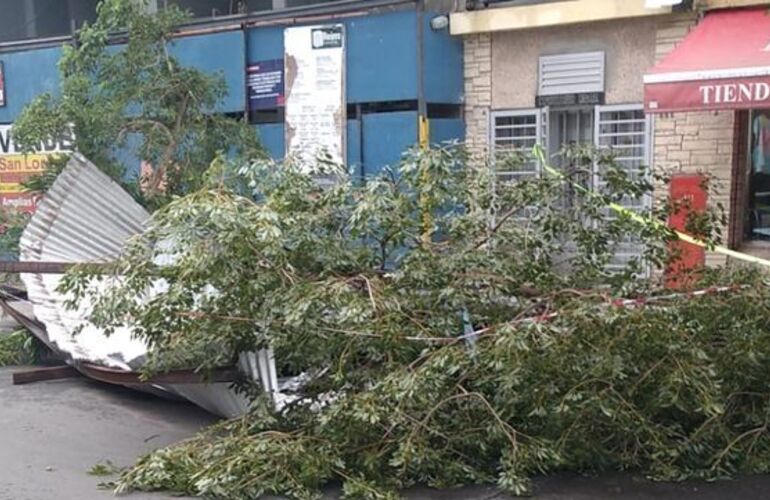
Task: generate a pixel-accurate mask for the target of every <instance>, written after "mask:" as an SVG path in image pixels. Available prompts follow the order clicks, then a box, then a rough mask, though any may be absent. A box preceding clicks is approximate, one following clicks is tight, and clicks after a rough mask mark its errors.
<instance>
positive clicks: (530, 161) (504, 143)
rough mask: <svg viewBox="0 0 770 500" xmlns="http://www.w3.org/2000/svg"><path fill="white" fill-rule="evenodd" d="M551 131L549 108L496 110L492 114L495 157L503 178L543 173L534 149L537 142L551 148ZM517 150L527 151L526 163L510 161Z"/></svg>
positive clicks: (498, 170)
mask: <svg viewBox="0 0 770 500" xmlns="http://www.w3.org/2000/svg"><path fill="white" fill-rule="evenodd" d="M547 130H548V108H542V109H537V108H535V109H524V110H515V111H495V112H493V113H492V114H491V127H490V136H491V137H490V144H491V146H492V160H493V162H494V166H495V169H496V171H497V174H498V175H499V176H500V178H501V179H502V180H516V179H521V178H526V177H530V176H534V175H539V173H540V168H539V167H540V166H539V165H538V164H537V161H536V160H535V158H534V157H533V156H532V151H533V148H534V146H535V144H539V145H541V146H544V147H546V148H547ZM546 151H547V149H546ZM513 152H518V153H521V154H523V156H524V162H523V163H521V164H517V163H511V162H510V161H506V160H507V159H508V158H507V157H508V156H509V155H510V154H511V153H513Z"/></svg>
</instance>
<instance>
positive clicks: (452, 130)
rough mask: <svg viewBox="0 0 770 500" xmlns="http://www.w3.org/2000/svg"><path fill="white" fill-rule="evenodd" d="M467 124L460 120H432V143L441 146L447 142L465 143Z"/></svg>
mask: <svg viewBox="0 0 770 500" xmlns="http://www.w3.org/2000/svg"><path fill="white" fill-rule="evenodd" d="M464 138H465V122H463V121H462V120H461V119H460V118H434V119H432V120H430V142H431V144H439V145H440V144H441V143H443V142H446V141H452V140H457V141H463V140H464Z"/></svg>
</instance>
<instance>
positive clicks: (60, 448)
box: [0, 368, 770, 500]
mask: <svg viewBox="0 0 770 500" xmlns="http://www.w3.org/2000/svg"><path fill="white" fill-rule="evenodd" d="M16 369H18V368H0V500H91V499H96V500H98V499H107V498H114V497H113V496H112V493H111V492H109V491H104V490H99V489H98V488H97V485H98V483H99V482H101V481H104V480H105V478H99V477H94V476H90V475H88V473H87V471H88V470H89V469H90V468H91V467H93V466H94V465H95V464H97V463H102V462H104V461H105V460H109V461H111V462H112V463H114V464H115V465H117V466H127V465H129V464H131V463H133V461H134V460H135V459H136V458H137V457H138V456H140V455H142V454H143V453H146V452H148V451H150V450H152V449H154V448H158V447H161V446H164V445H167V444H170V443H173V442H176V441H179V440H181V439H184V438H186V437H188V436H190V435H192V434H194V433H195V432H196V431H197V430H198V429H200V428H201V427H203V426H205V425H207V424H209V423H211V422H213V421H214V420H215V419H214V417H212V416H211V415H209V414H207V413H205V412H203V411H202V410H200V409H198V408H197V407H195V406H192V405H190V404H186V403H175V402H171V401H165V400H162V399H159V398H156V397H153V396H147V395H143V394H140V393H137V392H134V391H130V390H127V389H121V388H120V387H115V386H107V385H103V384H99V383H96V382H92V381H89V380H87V379H82V378H79V379H67V380H58V381H50V382H38V383H34V384H29V385H22V386H13V385H11V373H12V372H13V371H14V370H16ZM535 484H536V489H535V493H536V496H535V500H653V499H655V500H732V499H741V500H743V499H746V500H755V499H759V500H761V499H769V500H770V476H758V477H752V478H743V479H740V480H737V481H724V482H718V483H702V482H688V483H680V484H666V483H652V482H649V481H645V480H643V479H640V478H637V477H634V476H631V475H628V474H610V475H603V476H601V477H598V478H587V477H582V476H579V475H576V474H557V475H554V476H549V477H547V478H541V479H537V480H536V481H535ZM337 497H338V494H337V491H335V490H334V489H330V491H329V492H328V493H327V495H325V498H327V499H332V498H337ZM405 497H406V498H407V499H410V500H439V499H441V500H444V499H446V500H465V499H471V500H492V499H495V500H503V499H510V498H511V497H509V496H507V495H502V494H500V493H499V492H497V491H495V489H494V488H481V487H476V488H464V489H459V490H445V491H435V490H430V489H427V488H418V489H413V490H410V491H408V492H406V493H405ZM126 498H127V500H144V499H163V498H178V497H171V496H169V495H164V494H144V493H137V494H133V495H129V496H128V497H126Z"/></svg>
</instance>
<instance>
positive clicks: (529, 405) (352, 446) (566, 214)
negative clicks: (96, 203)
mask: <svg viewBox="0 0 770 500" xmlns="http://www.w3.org/2000/svg"><path fill="white" fill-rule="evenodd" d="M499 161H514V162H516V163H517V164H518V165H521V164H522V163H521V162H523V161H525V159H523V158H513V159H505V160H503V159H498V162H499ZM498 164H499V163H498ZM561 164H562V165H570V166H569V167H562V170H561V172H562V174H560V175H543V176H540V177H535V176H531V177H530V178H529V179H525V180H519V181H517V182H511V181H506V180H505V179H501V178H499V177H497V176H495V175H494V173H492V172H491V171H490V170H489V169H488V168H487V167H486V166H485V165H483V164H477V163H476V162H474V161H472V160H471V159H469V158H468V157H467V156H466V155H465V154H464V153H463V152H462V150H460V149H459V148H456V147H447V148H440V149H434V150H431V151H427V152H413V153H410V154H409V155H407V156H406V157H405V159H404V161H403V162H402V164H401V165H400V168H399V169H398V172H396V173H393V174H390V173H387V172H386V173H385V174H384V175H382V176H381V177H378V178H376V179H370V180H368V182H366V183H365V184H361V183H358V182H354V179H351V178H348V176H347V175H346V173H345V172H344V171H342V170H339V169H335V168H334V167H330V166H327V165H321V166H317V167H313V168H310V167H308V166H299V165H292V164H290V163H286V164H283V165H276V164H255V165H250V166H247V167H242V168H241V169H240V175H239V178H238V179H237V180H235V182H233V179H226V178H224V176H222V175H220V174H221V172H222V171H224V170H230V169H225V168H224V165H223V164H222V163H221V162H220V163H215V164H214V167H213V169H212V172H210V175H209V177H208V178H209V181H210V185H209V186H208V187H207V188H206V189H203V190H201V191H199V192H196V193H193V194H190V195H187V196H185V197H182V198H180V199H178V200H176V201H174V202H172V203H171V204H169V205H167V206H166V207H164V208H162V209H160V210H159V211H157V212H156V213H155V214H154V215H153V218H152V220H151V222H150V225H149V227H148V229H147V231H146V232H145V233H144V234H143V235H142V237H141V238H139V239H137V240H135V241H134V242H132V244H131V245H130V246H129V248H128V249H127V251H126V253H125V256H124V258H123V259H122V260H121V261H120V262H119V263H118V264H116V266H115V272H117V273H120V274H121V275H122V276H123V279H122V285H121V286H119V287H117V288H113V289H111V290H109V291H107V292H103V293H101V294H98V295H97V296H95V297H92V298H93V299H94V300H95V304H96V306H95V309H94V312H93V315H92V320H93V321H94V322H95V323H96V324H98V325H100V326H103V327H107V328H110V327H116V326H121V325H126V324H128V325H130V326H131V327H132V328H134V331H135V332H136V334H137V335H138V336H140V337H141V338H142V339H144V340H145V341H147V342H148V344H149V345H150V347H151V349H152V352H151V355H150V359H149V362H148V364H147V369H148V371H149V372H153V371H164V370H169V369H173V368H176V367H179V366H184V367H190V366H195V367H197V369H198V370H201V371H203V372H205V371H207V370H211V369H214V368H217V367H220V366H223V365H226V364H230V363H232V362H233V361H234V360H235V359H236V358H237V356H238V355H239V354H240V353H243V352H252V351H255V350H257V349H260V348H263V347H267V346H270V347H272V348H273V349H274V350H275V353H276V358H277V359H278V360H279V363H280V367H281V373H282V374H284V375H296V374H299V373H304V374H306V375H307V382H306V383H305V384H303V385H302V386H301V387H300V388H299V389H298V390H297V393H296V394H294V395H293V396H294V397H293V400H292V401H291V402H290V403H289V404H287V405H283V406H274V405H273V404H272V400H271V398H270V397H269V395H266V394H262V393H261V391H260V387H259V385H258V384H254V383H249V381H244V382H243V384H242V386H241V388H242V390H244V391H246V392H248V393H250V394H252V395H253V397H254V408H253V410H252V412H251V413H250V414H248V415H247V416H245V417H243V418H241V419H238V420H235V421H228V422H224V423H222V424H220V425H218V426H215V427H214V428H212V429H210V430H209V431H207V432H205V433H203V434H202V435H200V436H198V437H196V438H194V439H193V440H190V441H188V442H185V443H182V444H180V445H177V446H173V447H171V448H168V449H164V450H159V451H157V452H155V453H153V454H150V455H148V456H147V457H145V458H143V459H142V460H141V461H140V462H139V463H138V464H137V465H136V466H135V467H134V468H132V469H130V470H128V471H127V472H126V473H124V474H123V475H122V477H121V478H120V479H119V481H118V483H117V488H118V491H127V490H131V489H170V490H174V491H179V492H184V493H189V494H194V495H201V496H207V497H214V498H228V499H236V498H244V499H245V498H257V497H259V496H260V495H262V494H265V493H280V494H286V495H289V496H291V497H295V498H312V497H314V496H315V495H317V494H318V491H319V488H320V487H321V486H322V485H323V484H325V483H326V482H328V481H332V480H339V481H342V483H343V489H344V492H345V495H346V496H348V497H363V498H392V497H396V496H397V494H396V493H395V492H396V491H398V489H400V488H403V487H406V486H409V485H412V484H416V483H423V484H429V485H432V486H453V485H459V484H467V483H482V482H484V483H486V482H497V484H498V485H499V486H500V487H502V488H503V489H505V490H508V491H511V492H514V493H518V494H521V493H526V492H528V490H529V487H530V483H529V479H530V477H531V476H532V475H533V474H537V473H545V472H549V471H554V470H559V469H573V470H602V469H635V470H640V471H643V472H645V473H647V474H648V475H650V476H652V477H656V478H662V479H682V478H687V477H706V478H718V477H725V476H728V475H731V474H734V473H737V472H763V471H765V470H766V469H767V468H768V464H770V440H768V434H767V425H768V424H767V422H768V420H767V415H769V414H770V413H768V412H770V405H768V400H769V399H768V398H770V391H768V390H767V380H768V368H767V367H768V366H770V364H768V356H770V343H769V342H768V341H769V339H770V336H769V334H770V318H768V315H767V311H768V310H770V309H769V308H770V291H769V290H768V287H767V285H766V283H764V282H763V281H762V278H761V276H759V275H757V273H751V272H742V271H740V270H734V271H730V272H728V271H721V272H715V273H711V272H707V271H701V272H699V273H698V274H697V276H695V277H694V281H693V284H697V285H698V286H702V287H705V292H704V293H699V294H697V296H690V295H673V296H671V295H670V294H669V292H663V291H661V290H660V287H659V286H658V285H657V282H656V280H655V279H650V278H648V279H643V278H642V276H644V275H645V270H646V269H647V267H648V266H653V267H658V268H661V267H664V266H665V265H666V264H667V263H668V262H667V259H668V257H667V256H668V255H669V254H668V252H667V248H668V244H669V243H670V242H671V241H672V240H673V239H675V235H674V234H673V233H672V232H671V231H670V230H668V229H667V228H666V227H665V226H664V225H662V224H660V223H656V222H654V221H660V220H661V218H663V217H665V215H666V214H667V213H669V212H670V211H671V210H677V209H679V208H681V207H677V206H675V205H674V204H665V203H663V204H661V206H660V207H659V208H658V209H656V210H651V211H649V212H648V213H645V216H646V217H649V219H650V221H651V222H649V223H646V224H641V223H640V222H639V221H638V220H637V219H636V218H634V217H631V216H630V215H629V214H628V213H624V212H621V213H619V214H615V215H614V216H612V217H608V215H609V214H608V210H607V207H608V206H609V205H610V204H611V203H619V202H626V203H628V202H629V201H630V200H638V199H640V198H642V197H643V196H645V195H647V194H649V192H650V190H651V189H652V181H653V180H652V179H651V176H650V175H647V174H645V172H643V171H639V172H630V171H629V170H628V169H623V168H621V166H620V165H618V163H617V162H615V160H614V158H613V157H612V156H611V155H610V154H606V153H597V152H594V151H587V150H581V149H569V150H566V151H565V152H564V153H563V157H562V159H561ZM594 165H596V166H598V169H596V171H597V172H600V173H601V175H602V180H603V181H604V182H602V183H597V184H596V186H601V187H600V189H597V190H588V189H586V188H585V186H588V185H593V183H590V184H589V181H590V179H591V177H592V175H593V174H592V172H593V171H594V170H593V167H594ZM319 178H323V179H326V180H327V181H328V180H329V179H333V180H334V182H331V183H330V182H319V181H318V179H319ZM720 221H721V215H720V214H719V212H718V211H708V212H706V213H702V214H697V215H695V216H693V217H691V224H690V225H689V226H688V230H690V231H691V232H692V233H693V234H695V235H696V236H698V237H700V238H704V239H708V240H709V241H712V242H714V241H718V238H716V236H715V235H716V229H717V228H718V225H719V222H720ZM633 242H636V243H637V245H636V246H635V247H634V248H640V249H641V252H640V253H639V254H638V256H637V258H632V259H630V260H627V261H620V260H619V259H618V255H617V250H618V246H619V245H622V244H628V243H633ZM653 276H655V274H653ZM158 277H162V278H163V279H164V280H165V281H166V282H167V287H166V288H165V290H164V291H163V292H162V293H155V292H154V293H153V294H152V295H150V294H149V293H148V291H149V290H150V289H151V288H152V283H153V282H154V281H155V280H157V279H158ZM99 279H100V277H99V276H93V275H89V274H88V273H87V272H86V273H79V274H78V273H75V274H72V275H70V276H69V277H68V278H67V280H66V283H65V288H66V290H67V291H68V292H70V293H73V294H74V295H73V301H77V300H78V298H81V297H84V296H86V295H88V296H92V295H93V294H94V292H93V290H94V289H93V288H92V286H93V284H94V281H98V280H99ZM725 284H726V285H727V286H726V287H723V288H715V287H718V286H719V285H725ZM620 297H630V298H634V299H635V300H632V301H631V302H630V303H625V302H618V300H617V299H618V298H620ZM641 297H645V299H644V300H641ZM642 303H644V306H643V304H642Z"/></svg>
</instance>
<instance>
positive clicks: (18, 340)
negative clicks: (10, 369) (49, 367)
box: [0, 330, 45, 366]
mask: <svg viewBox="0 0 770 500" xmlns="http://www.w3.org/2000/svg"><path fill="white" fill-rule="evenodd" d="M44 352H45V347H44V346H43V345H42V343H40V342H39V341H38V340H37V339H36V338H35V337H33V336H32V335H30V334H29V333H27V332H25V331H24V330H18V331H15V332H11V333H0V366H12V365H31V364H35V363H37V362H38V361H39V360H40V358H41V357H42V356H43V355H44V354H43V353H44Z"/></svg>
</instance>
